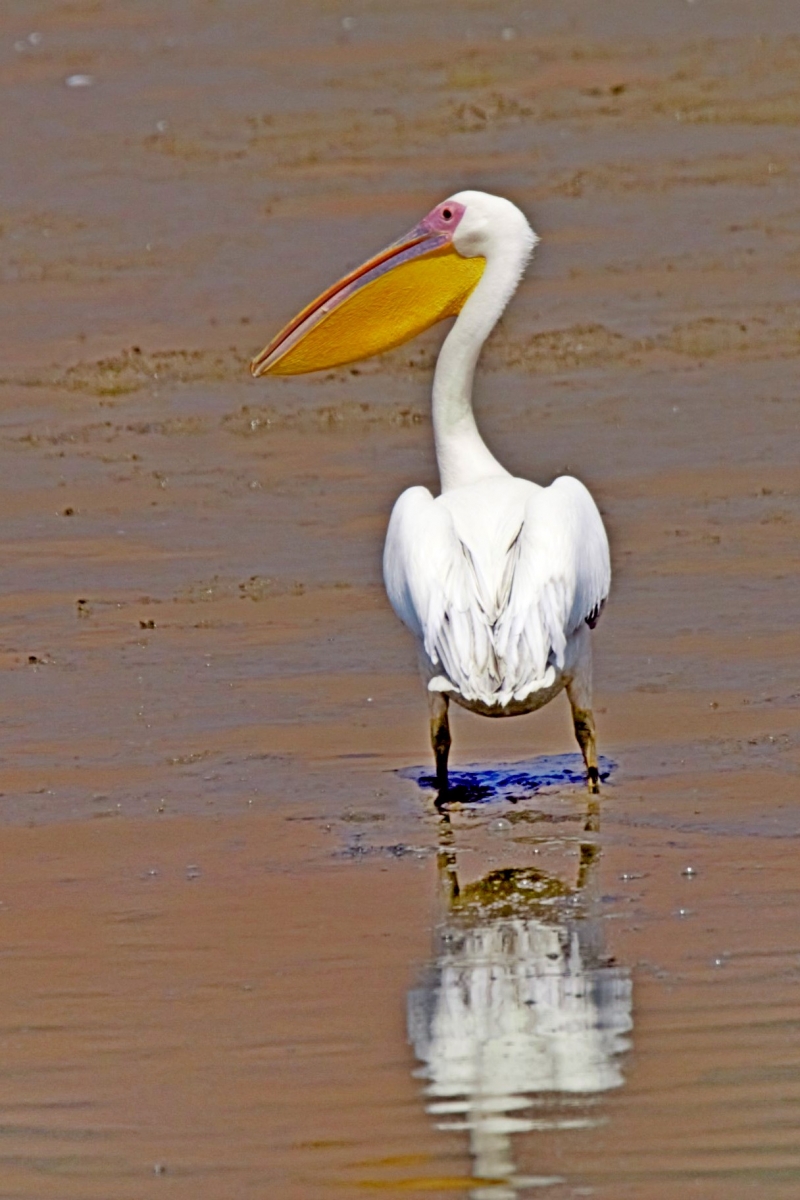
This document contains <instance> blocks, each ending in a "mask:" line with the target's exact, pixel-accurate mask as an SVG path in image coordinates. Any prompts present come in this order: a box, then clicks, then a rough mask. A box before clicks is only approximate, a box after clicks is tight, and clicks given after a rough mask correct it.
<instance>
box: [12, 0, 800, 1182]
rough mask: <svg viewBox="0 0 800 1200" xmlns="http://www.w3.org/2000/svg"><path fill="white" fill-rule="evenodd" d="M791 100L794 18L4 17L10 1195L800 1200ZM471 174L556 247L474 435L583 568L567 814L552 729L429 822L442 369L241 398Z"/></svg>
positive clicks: (576, 7)
mask: <svg viewBox="0 0 800 1200" xmlns="http://www.w3.org/2000/svg"><path fill="white" fill-rule="evenodd" d="M798 70H800V20H798V14H797V11H796V5H793V4H789V3H785V2H783V3H779V2H766V3H762V4H759V5H758V6H754V5H752V4H750V3H745V2H744V0H740V2H739V3H735V2H734V3H725V4H723V3H719V2H717V0H698V2H697V3H686V0H680V2H678V0H674V2H673V0H663V2H659V3H653V2H650V0H647V2H642V0H638V2H637V3H620V4H615V5H613V6H608V5H606V6H597V5H593V4H590V3H588V2H586V0H580V2H578V0H575V2H571V0H570V2H567V3H564V2H563V0H559V3H557V4H556V3H542V4H537V5H536V6H522V5H521V4H517V3H507V4H498V3H493V4H488V3H483V2H482V0H475V2H474V3H469V4H464V5H454V4H452V5H448V4H444V5H438V6H432V5H424V4H421V3H416V2H415V0H412V2H411V3H408V4H403V5H389V4H384V3H379V2H377V0H372V2H370V3H366V2H364V3H360V4H354V5H347V6H345V5H343V4H342V5H340V4H333V3H327V2H324V3H323V2H322V0H319V2H318V3H306V2H305V0H298V3H296V4H294V5H291V6H289V5H280V6H273V5H264V4H262V3H256V2H255V0H252V2H251V0H237V3H233V0H205V2H204V0H198V2H197V3H192V4H188V3H184V2H182V0H159V2H158V3H156V0H132V2H130V3H129V2H127V0H126V2H125V3H122V2H112V0H61V2H60V0H41V2H37V0H33V2H31V0H24V2H23V0H10V2H8V3H6V4H4V5H3V6H2V11H0V80H1V81H2V85H3V92H4V97H5V115H4V122H3V128H2V134H1V135H0V136H2V143H3V161H4V170H3V172H2V178H0V309H1V310H2V329H3V335H2V342H3V362H2V366H1V367H0V468H1V472H0V480H1V481H2V482H1V484H0V516H1V517H2V532H0V552H1V553H2V562H3V587H2V590H1V591H0V671H2V689H1V690H0V715H1V716H2V722H1V723H0V765H1V766H2V778H1V779H0V792H1V793H2V795H0V841H2V844H3V853H2V861H3V870H2V875H0V955H2V963H3V970H2V972H0V1031H2V1056H0V1105H2V1109H3V1116H2V1120H0V1197H1V1198H2V1200H12V1198H14V1200H17V1198H23V1197H24V1198H25V1200H34V1198H35V1200H46V1198H50V1197H52V1198H53V1200H85V1198H89V1197H97V1198H98V1200H100V1198H102V1200H139V1198H140V1197H142V1196H151V1195H161V1194H167V1193H168V1194H169V1195H171V1196H174V1197H184V1196H185V1197H189V1196H191V1197H196V1196H199V1195H200V1196H214V1197H220V1198H223V1197H239V1196H242V1197H244V1196H247V1197H249V1196H259V1197H262V1196H263V1197H266V1196H270V1197H271V1196H281V1197H289V1198H293V1197H297V1198H298V1200H299V1198H300V1197H303V1198H306V1197H309V1198H314V1197H317V1196H320V1197H322V1196H329V1195H345V1196H354V1197H355V1196H362V1195H363V1196H369V1195H375V1196H378V1195H382V1194H386V1193H388V1194H397V1195H404V1196H405V1195H408V1196H413V1195H420V1196H423V1195H456V1196H463V1197H471V1198H472V1200H489V1198H491V1200H510V1198H512V1197H515V1196H524V1195H543V1196H552V1197H554V1200H560V1198H561V1197H571V1196H589V1195H591V1196H597V1197H602V1198H605V1197H608V1198H609V1200H610V1198H611V1197H614V1198H617V1197H631V1198H632V1200H660V1198H661V1197H663V1198H665V1200H672V1198H673V1197H679V1196H680V1197H681V1198H683V1197H684V1196H685V1195H687V1194H689V1195H692V1196H698V1197H704V1198H708V1200H723V1198H724V1200H738V1198H739V1197H751V1196H752V1197H756V1196H757V1197H759V1198H762V1197H763V1198H767V1200H778V1198H780V1200H783V1198H784V1197H786V1198H788V1197H794V1196H796V1195H797V1194H798V1189H799V1188H800V1142H799V1141H798V1132H797V1130H798V1119H797V1118H798V1111H799V1106H800V1024H799V1022H800V918H799V916H798V899H799V898H798V894H797V892H798V885H797V854H798V839H799V838H800V811H798V807H797V804H798V785H797V778H798V768H799V767H800V683H799V682H798V673H797V662H798V659H799V658H800V634H799V633H798V626H799V622H798V617H799V616H800V603H798V599H797V583H796V580H797V568H798V542H799V538H798V534H799V533H800V505H799V503H798V492H799V491H800V486H799V485H800V471H798V466H797V444H798V400H797V381H798V366H800V302H799V301H798V273H799V272H800V200H798V196H800V190H798V182H799V180H798V175H799V173H800V169H799V168H798V158H797V146H798V142H797V137H798V128H799V127H800V93H798V90H797V77H798ZM77 80H81V82H76V81H77ZM67 81H71V82H70V83H69V84H68V83H67ZM465 186H477V187H483V188H486V189H488V190H493V191H497V192H500V193H503V194H507V195H509V196H510V197H511V198H512V199H514V200H515V201H516V202H518V203H519V204H520V205H521V206H522V207H523V208H524V209H525V211H526V212H527V213H528V214H529V216H530V217H531V220H532V222H533V224H534V226H535V228H536V229H537V231H538V232H539V234H540V236H541V237H542V244H541V247H540V249H539V250H538V251H537V255H536V259H535V261H534V264H533V267H532V269H531V270H530V271H529V273H528V276H527V277H526V280H525V281H524V283H523V285H522V287H521V288H520V291H519V293H518V295H517V297H516V298H515V301H514V303H513V304H512V306H511V308H510V310H509V312H508V314H507V316H506V317H505V318H504V320H503V322H502V324H501V327H500V328H499V329H498V330H497V331H496V333H495V335H494V336H493V338H492V340H491V343H490V345H489V346H488V347H487V350H486V353H485V355H484V360H483V364H482V368H481V374H480V379H479V383H478V395H477V407H478V410H479V419H480V421H481V424H482V427H483V428H484V429H485V431H486V436H487V439H488V440H489V442H490V444H491V446H492V448H493V449H494V450H495V451H496V453H497V454H498V456H499V457H500V458H501V459H502V460H503V461H504V462H506V463H507V464H508V465H509V466H510V467H511V468H513V469H514V470H516V471H518V472H519V473H520V474H524V475H529V476H531V477H533V478H535V479H537V480H540V481H542V482H547V481H548V480H549V479H551V478H552V477H553V476H554V475H556V474H557V473H560V472H563V471H564V470H565V469H568V470H569V471H571V472H572V473H574V474H577V475H579V476H580V477H581V478H583V479H584V480H585V481H586V482H587V484H589V486H590V487H591V488H592V491H593V493H594V494H595V496H596V497H597V500H598V503H599V505H600V507H601V509H602V511H603V513H604V516H605V519H606V521H607V524H608V527H609V530H610V534H611V539H612V556H613V561H614V573H615V574H614V590H613V594H612V598H611V601H610V603H609V605H608V608H607V611H606V613H605V614H604V616H603V620H602V621H601V622H600V625H599V627H598V629H597V633H596V639H595V641H596V647H597V656H596V711H597V719H598V726H599V738H600V749H601V752H602V753H603V755H604V756H605V761H606V767H605V769H606V771H607V773H608V778H607V780H606V783H605V787H604V791H603V795H602V797H601V802H600V810H599V813H598V812H594V811H592V812H589V811H588V810H587V807H586V798H585V796H584V794H583V791H582V788H581V786H580V784H579V783H576V782H575V780H576V777H577V768H576V763H577V760H576V758H575V755H574V746H573V743H572V734H571V730H570V723H569V719H568V712H567V706H566V702H564V703H563V704H561V703H559V702H556V703H555V704H554V705H552V706H551V707H550V708H548V709H546V710H544V711H542V712H541V713H538V714H535V715H534V716H532V717H529V718H519V719H516V720H513V721H508V722H489V721H484V720H482V719H480V718H477V717H472V716H470V715H469V714H466V713H456V715H455V720H454V738H455V743H454V766H455V767H456V768H457V769H458V770H459V771H460V772H462V782H463V783H465V784H466V785H467V786H468V787H469V788H471V789H472V792H471V794H472V795H473V796H474V798H475V803H474V804H471V805H467V806H465V807H463V808H461V809H460V810H458V811H455V812H453V813H452V814H451V817H450V820H449V821H443V820H442V819H441V818H439V817H437V816H436V815H435V813H434V811H433V808H432V804H431V793H430V791H429V790H428V789H427V788H426V787H425V786H424V784H425V774H426V772H427V770H428V769H429V766H430V761H429V760H430V751H429V747H428V745H427V719H426V713H425V706H424V700H423V696H422V693H421V687H420V684H419V681H418V679H417V677H416V670H415V663H414V656H413V650H412V647H411V645H410V644H409V641H408V638H407V637H406V635H405V632H404V631H403V630H402V628H400V627H399V626H398V624H397V622H396V621H395V618H394V617H393V615H392V613H391V612H390V610H389V608H388V604H387V602H386V600H385V598H384V596H383V591H382V587H381V583H380V554H381V545H382V538H383V533H384V530H385V525H386V520H387V516H388V512H389V510H390V507H391V504H392V502H393V500H394V498H395V497H396V496H397V494H398V493H399V492H400V491H401V490H402V489H403V488H404V487H405V486H407V485H409V484H410V483H428V484H430V485H435V464H434V461H433V456H432V447H431V431H430V423H429V415H428V395H429V388H430V377H431V365H432V362H433V360H434V356H435V353H436V348H437V346H438V344H439V341H440V338H441V331H438V332H437V331H434V332H433V333H432V334H431V335H430V336H427V337H425V338H423V339H420V340H419V341H418V342H416V343H412V344H410V345H409V346H406V347H403V348H401V349H400V350H398V351H396V352H394V353H393V354H391V355H388V356H385V357H384V358H382V359H380V360H376V361H373V362H370V363H365V364H363V365H359V366H358V367H355V368H353V369H345V370H342V371H337V372H331V373H329V374H327V375H323V376H319V377H317V376H312V377H306V378H299V379H284V380H281V379H276V380H261V381H258V382H253V381H252V380H250V379H249V376H248V375H247V370H246V366H247V362H248V360H249V358H250V357H251V356H252V354H254V353H255V352H257V351H258V350H259V349H260V348H261V347H262V346H263V344H264V343H265V342H266V341H267V340H268V338H269V337H270V336H271V335H272V333H273V332H274V331H275V329H276V328H277V327H278V326H279V325H280V324H281V323H282V322H283V321H284V320H285V319H286V318H287V317H289V316H290V315H291V314H292V313H294V312H295V311H296V310H297V309H298V307H300V306H301V305H302V304H303V303H305V302H306V301H307V300H308V299H309V297H310V296H312V295H313V294H315V293H316V292H317V291H319V290H320V289H321V288H322V287H324V286H325V285H327V284H329V283H330V282H331V281H332V280H333V279H335V278H337V277H339V275H341V273H342V271H343V270H345V269H347V268H349V267H352V266H353V265H355V264H356V263H358V262H359V261H361V260H362V259H363V258H364V257H365V256H366V255H367V254H369V253H370V252H372V251H373V250H375V249H376V248H377V247H380V246H381V245H383V244H385V243H386V242H387V241H388V240H390V239H392V238H393V237H395V236H397V235H398V234H400V233H401V232H402V231H403V230H405V229H407V228H409V227H410V226H411V225H412V224H413V223H414V222H415V221H416V220H417V219H418V218H419V216H420V215H421V214H423V213H424V212H426V211H427V210H428V209H429V208H430V207H431V206H432V204H433V203H435V202H436V201H437V200H439V199H441V198H443V197H444V196H446V195H447V194H448V193H451V192H453V191H455V190H458V189H460V188H462V187H465ZM421 785H422V786H421Z"/></svg>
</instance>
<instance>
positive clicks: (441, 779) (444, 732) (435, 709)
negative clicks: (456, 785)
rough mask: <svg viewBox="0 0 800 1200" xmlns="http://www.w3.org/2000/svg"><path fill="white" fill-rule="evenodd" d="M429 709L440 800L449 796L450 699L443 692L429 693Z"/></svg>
mask: <svg viewBox="0 0 800 1200" xmlns="http://www.w3.org/2000/svg"><path fill="white" fill-rule="evenodd" d="M428 707H429V709H430V714H431V745H432V746H433V753H434V755H435V756H436V786H437V787H438V789H439V800H440V801H441V800H442V798H443V797H444V796H445V795H446V794H447V788H448V779H447V759H448V756H449V754H450V741H451V738H450V720H449V718H448V715H447V710H448V709H449V707H450V697H449V696H445V695H444V694H443V693H442V692H428Z"/></svg>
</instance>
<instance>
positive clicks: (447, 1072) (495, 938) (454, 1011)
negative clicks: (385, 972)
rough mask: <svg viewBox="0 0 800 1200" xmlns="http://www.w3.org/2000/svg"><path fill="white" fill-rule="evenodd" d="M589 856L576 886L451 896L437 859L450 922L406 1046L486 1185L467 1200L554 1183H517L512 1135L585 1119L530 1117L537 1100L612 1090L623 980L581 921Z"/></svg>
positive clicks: (503, 888)
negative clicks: (464, 1136)
mask: <svg viewBox="0 0 800 1200" xmlns="http://www.w3.org/2000/svg"><path fill="white" fill-rule="evenodd" d="M593 858H594V850H593V849H592V848H591V847H589V846H585V847H584V848H583V852H582V863H581V872H580V875H579V879H578V884H577V887H576V888H574V889H570V888H568V887H567V886H566V885H565V884H563V883H562V882H561V881H560V880H558V879H555V878H553V877H551V876H547V875H544V874H542V873H541V872H537V871H534V870H529V869H522V870H513V869H506V870H500V871H493V872H491V873H490V874H489V875H487V876H485V877H484V878H483V879H481V880H480V881H478V882H477V883H474V884H471V885H469V886H468V887H466V888H464V889H463V890H462V889H461V888H460V887H459V883H458V877H457V874H456V865H455V856H454V854H453V852H452V851H451V850H449V849H447V850H444V851H443V852H442V853H441V854H440V858H439V867H440V877H441V878H442V880H443V882H444V883H445V885H446V892H447V896H448V911H447V917H446V920H445V922H444V924H443V926H442V928H441V929H440V931H439V937H438V945H437V953H436V959H435V962H434V963H433V964H432V966H431V968H430V970H429V972H428V975H427V978H425V979H424V981H423V982H422V984H421V985H420V986H419V987H418V988H416V989H415V990H413V991H412V992H411V993H410V995H409V998H408V1026H409V1037H410V1040H411V1042H412V1044H413V1047H414V1051H415V1053H416V1055H417V1057H418V1059H420V1061H421V1062H422V1063H423V1064H424V1065H423V1067H422V1069H421V1071H420V1074H421V1075H422V1076H423V1077H424V1078H425V1079H426V1080H427V1088H426V1092H427V1095H428V1097H429V1104H428V1111H429V1112H430V1113H431V1114H432V1115H434V1116H435V1117H436V1118H437V1125H438V1126H439V1128H441V1129H460V1130H465V1131H467V1132H468V1133H469V1139H470V1151H471V1154H472V1157H473V1175H474V1178H475V1179H476V1180H485V1181H486V1186H479V1187H477V1188H475V1189H473V1190H472V1191H471V1192H470V1196H471V1197H472V1200H490V1198H491V1200H513V1198H514V1197H516V1196H517V1195H518V1193H519V1191H520V1190H522V1189H526V1188H530V1187H534V1186H537V1185H540V1186H542V1185H545V1184H547V1183H551V1182H552V1183H555V1182H558V1181H557V1180H556V1179H546V1178H535V1177H530V1176H528V1177H523V1176H520V1175H518V1174H517V1173H516V1170H515V1165H514V1160H513V1156H512V1135H513V1134H515V1133H522V1132H529V1131H532V1130H536V1129H544V1128H554V1127H558V1128H565V1127H571V1128H575V1127H580V1126H585V1125H588V1124H593V1123H594V1121H593V1120H592V1118H591V1117H587V1115H586V1114H585V1112H581V1111H580V1108H576V1111H575V1113H574V1116H571V1117H569V1118H566V1119H564V1118H563V1117H561V1118H560V1119H557V1120H555V1121H554V1120H553V1119H552V1117H551V1118H550V1119H547V1118H546V1117H544V1118H543V1119H539V1118H537V1117H536V1116H534V1115H531V1112H530V1110H531V1108H532V1106H533V1105H534V1101H535V1098H536V1097H537V1096H540V1095H541V1093H548V1094H550V1096H551V1098H552V1097H553V1093H561V1094H562V1096H564V1095H566V1096H570V1095H571V1096H583V1097H587V1096H590V1095H592V1094H594V1093H598V1092H604V1091H606V1090H608V1089H609V1088H615V1087H619V1086H620V1084H621V1083H622V1082H623V1077H622V1070H621V1066H620V1061H619V1056H620V1054H621V1052H622V1051H624V1050H625V1049H626V1048H627V1046H628V1039H627V1034H628V1033H629V1032H630V1030H631V1029H632V1025H633V1022H632V1017H631V981H630V977H629V975H628V972H627V971H625V970H623V969H621V968H619V967H614V966H611V965H609V962H608V960H607V959H606V958H605V956H604V954H603V951H602V945H601V943H600V941H599V928H598V922H597V921H596V920H595V921H593V920H591V919H590V918H589V916H587V915H586V913H585V912H582V911H581V907H582V904H583V901H584V899H585V897H586V891H587V883H588V881H589V877H590V873H591V866H592V861H593ZM583 1107H584V1109H585V1107H586V1106H585V1105H584V1106H583ZM539 1110H540V1111H544V1110H543V1106H542V1105H541V1103H540V1105H539ZM534 1111H535V1109H534ZM489 1181H493V1182H492V1183H489Z"/></svg>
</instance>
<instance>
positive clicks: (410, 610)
mask: <svg viewBox="0 0 800 1200" xmlns="http://www.w3.org/2000/svg"><path fill="white" fill-rule="evenodd" d="M495 487H496V490H494V491H492V492H487V493H485V494H484V493H481V492H479V491H473V490H472V489H465V490H464V491H465V494H463V495H462V496H461V497H457V495H456V493H448V494H446V496H444V497H442V498H441V499H440V501H435V500H434V499H433V497H432V496H431V494H430V492H429V491H427V489H425V488H410V489H409V490H408V491H407V492H404V493H403V495H402V496H401V497H400V499H399V500H398V501H397V504H396V505H395V508H394V511H393V513H392V518H391V521H390V523H389V531H388V534H387V538H386V549H385V552H384V579H385V581H386V590H387V592H388V594H389V600H390V602H391V604H392V607H393V608H394V610H395V612H396V613H397V615H398V616H399V617H400V619H401V620H402V621H403V622H404V623H405V624H406V625H407V626H408V628H409V629H411V631H412V632H413V633H414V634H416V636H417V637H418V639H419V640H420V641H421V642H422V644H423V646H424V649H425V653H426V654H427V656H428V658H429V659H430V661H431V663H432V664H433V665H434V667H436V666H440V667H441V673H442V675H443V676H444V679H442V680H440V681H439V680H434V681H432V686H437V685H438V683H441V685H442V690H446V689H449V687H450V686H452V687H453V688H454V689H455V690H456V691H458V692H459V693H460V694H461V695H462V696H463V697H464V698H465V699H468V700H481V701H482V702H483V703H485V704H488V705H494V704H499V705H505V704H507V703H508V702H509V701H510V700H512V699H515V700H524V699H525V698H526V697H527V696H528V695H530V693H531V692H533V691H536V690H538V689H540V688H544V687H548V686H549V685H550V684H551V683H552V682H553V680H554V679H555V670H556V668H561V667H563V665H564V651H565V648H566V644H567V639H568V637H569V636H570V634H572V633H574V632H575V630H576V629H578V627H579V626H580V625H581V623H582V622H584V621H589V622H593V621H594V620H595V619H596V617H597V615H598V614H599V611H600V609H601V607H602V605H603V602H604V600H605V598H606V596H607V594H608V588H609V583H610V575H611V572H610V565H609V557H608V542H607V539H606V534H605V530H604V529H603V523H602V521H601V519H600V514H599V513H598V511H597V508H596V506H595V504H594V501H593V500H592V498H591V496H590V495H589V492H588V491H587V490H586V488H585V487H584V486H583V484H581V483H579V482H578V480H577V479H571V478H569V477H566V476H565V477H563V478H561V479H557V480H555V482H554V483H552V484H551V485H550V487H549V488H538V487H535V486H534V485H523V484H522V481H518V480H510V479H508V480H504V481H502V483H501V482H500V481H497V484H496V485H495ZM520 487H523V492H524V495H521V494H520V491H519V488H520ZM528 489H529V490H528ZM467 492H469V495H467V494H466V493H467ZM462 508H463V511H462ZM492 510H494V511H492ZM448 681H449V682H448Z"/></svg>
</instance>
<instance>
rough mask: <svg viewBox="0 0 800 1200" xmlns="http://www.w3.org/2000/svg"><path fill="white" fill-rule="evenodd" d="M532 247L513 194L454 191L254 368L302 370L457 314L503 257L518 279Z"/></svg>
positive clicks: (393, 342) (325, 296)
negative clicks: (506, 197) (510, 196)
mask: <svg viewBox="0 0 800 1200" xmlns="http://www.w3.org/2000/svg"><path fill="white" fill-rule="evenodd" d="M535 244H536V235H535V234H534V233H533V231H532V230H531V228H530V226H529V225H528V222H527V221H526V219H525V217H524V216H523V215H522V213H521V212H520V211H519V209H518V208H516V207H515V205H513V204H512V203H511V202H510V201H509V200H504V199H502V198H501V197H500V196H490V195H487V194H486V193H485V192H458V193H457V194H456V195H455V196H451V197H450V198H449V199H448V200H443V201H442V203H441V204H437V205H436V207H435V208H434V209H432V210H431V211H430V212H429V213H428V215H427V216H426V217H424V218H423V219H422V220H421V221H420V222H419V224H418V225H415V226H414V228H413V229H412V230H411V231H410V233H407V234H406V235H405V237H402V238H400V239H399V241H396V242H393V243H392V245H391V246H388V247H387V248H386V249H385V250H382V251H381V253H380V254H376V255H375V257H374V258H371V259H369V260H368V261H367V262H365V263H364V264H363V266H361V267H358V268H357V269H356V270H355V271H351V272H350V274H349V275H346V276H345V277H344V279H340V280H339V282H338V283H335V284H334V285H333V287H331V288H328V290H327V291H325V292H323V293H322V295H321V296H318V297H317V299H316V300H314V301H313V302H312V303H311V304H309V305H308V307H307V308H304V309H303V311H302V312H300V313H298V315H297V316H296V317H295V318H294V319H293V320H292V321H290V322H289V324H288V325H286V326H285V327H284V328H283V329H282V330H281V331H280V333H279V334H278V335H277V336H276V337H274V338H273V339H272V341H271V342H270V343H269V345H268V346H266V347H265V348H264V349H263V350H262V351H261V353H260V354H259V355H257V356H256V357H255V358H254V359H253V361H252V363H251V364H250V370H251V372H252V374H253V375H267V374H270V375H301V374H305V373H306V372H308V371H322V370H326V369H328V368H330V367H338V366H342V365H343V364H345V363H349V362H356V361H358V360H359V359H363V358H370V357H371V356H372V355H373V354H380V353H382V352H383V351H384V350H391V349H392V348H393V347H394V346H399V345H401V344H402V343H403V342H407V341H408V340H409V339H410V338H412V337H416V335H417V334H418V333H422V331H423V330H424V329H428V328H430V326H431V325H434V324H435V323H436V322H437V321H441V320H442V319H443V318H444V317H454V316H456V315H457V314H458V313H459V312H461V309H462V308H463V306H464V304H465V303H466V301H467V300H468V299H469V297H470V295H471V294H472V292H473V291H474V289H475V287H476V286H477V284H478V282H479V280H480V278H481V276H482V275H483V272H484V269H485V267H486V265H487V262H490V261H492V260H493V259H496V258H497V257H498V255H502V254H503V253H508V254H513V255H514V258H515V260H518V270H517V272H516V275H515V277H514V283H516V281H517V279H518V278H519V275H520V274H521V273H522V270H523V269H524V267H525V263H526V262H527V260H528V258H529V257H530V253H531V251H532V249H533V247H534V245H535Z"/></svg>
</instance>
